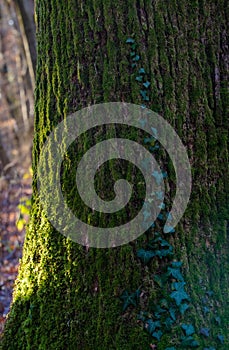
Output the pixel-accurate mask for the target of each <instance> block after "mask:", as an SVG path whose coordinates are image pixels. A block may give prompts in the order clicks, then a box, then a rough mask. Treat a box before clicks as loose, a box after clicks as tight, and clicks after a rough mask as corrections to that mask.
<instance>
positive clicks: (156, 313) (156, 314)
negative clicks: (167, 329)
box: [153, 305, 166, 319]
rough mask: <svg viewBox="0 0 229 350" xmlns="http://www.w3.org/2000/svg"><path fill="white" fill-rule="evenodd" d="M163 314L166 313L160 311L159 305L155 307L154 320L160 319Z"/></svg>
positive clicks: (162, 310)
mask: <svg viewBox="0 0 229 350" xmlns="http://www.w3.org/2000/svg"><path fill="white" fill-rule="evenodd" d="M165 312H166V310H165V309H162V308H161V307H160V306H159V305H157V306H156V308H155V310H154V312H153V313H154V316H155V318H157V319H159V318H161V315H162V314H163V313H165Z"/></svg>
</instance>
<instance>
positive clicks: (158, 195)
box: [155, 191, 164, 201]
mask: <svg viewBox="0 0 229 350" xmlns="http://www.w3.org/2000/svg"><path fill="white" fill-rule="evenodd" d="M155 194H156V197H157V199H159V200H162V201H163V199H164V192H163V191H156V192H155Z"/></svg>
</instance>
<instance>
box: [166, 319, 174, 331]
mask: <svg viewBox="0 0 229 350" xmlns="http://www.w3.org/2000/svg"><path fill="white" fill-rule="evenodd" d="M173 323H174V320H172V319H171V317H167V318H166V320H165V322H164V325H165V327H166V329H167V330H168V331H170V330H171V327H172V325H173Z"/></svg>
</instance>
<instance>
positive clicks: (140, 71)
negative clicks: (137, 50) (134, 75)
mask: <svg viewBox="0 0 229 350" xmlns="http://www.w3.org/2000/svg"><path fill="white" fill-rule="evenodd" d="M138 73H139V74H146V72H145V69H144V68H140V69H139V71H138Z"/></svg>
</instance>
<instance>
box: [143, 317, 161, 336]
mask: <svg viewBox="0 0 229 350" xmlns="http://www.w3.org/2000/svg"><path fill="white" fill-rule="evenodd" d="M160 327H161V322H160V321H153V320H151V319H148V320H147V321H146V323H145V328H146V329H147V331H148V332H149V333H150V334H152V333H153V332H154V331H155V330H156V329H157V328H160Z"/></svg>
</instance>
